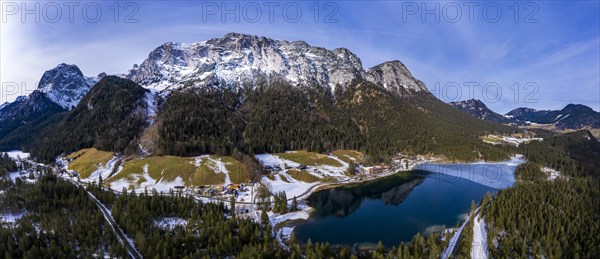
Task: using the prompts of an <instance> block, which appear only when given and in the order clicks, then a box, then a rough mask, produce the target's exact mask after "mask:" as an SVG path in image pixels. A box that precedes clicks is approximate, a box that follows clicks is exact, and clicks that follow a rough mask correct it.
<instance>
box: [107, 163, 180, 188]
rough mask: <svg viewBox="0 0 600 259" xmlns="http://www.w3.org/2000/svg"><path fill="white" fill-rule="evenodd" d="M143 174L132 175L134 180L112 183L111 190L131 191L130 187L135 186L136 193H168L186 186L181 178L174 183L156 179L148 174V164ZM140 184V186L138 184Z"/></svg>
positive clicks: (121, 180) (123, 179) (120, 180)
mask: <svg viewBox="0 0 600 259" xmlns="http://www.w3.org/2000/svg"><path fill="white" fill-rule="evenodd" d="M142 170H143V173H142V174H132V175H131V177H132V178H133V180H127V179H125V178H122V179H119V180H116V181H114V182H111V183H110V188H111V189H113V190H117V191H120V190H122V189H123V187H125V188H127V189H129V186H130V185H132V184H133V185H134V186H135V188H134V190H135V191H144V190H148V191H153V190H156V191H157V192H163V193H167V192H169V191H170V190H172V189H174V188H175V186H184V183H183V179H182V178H181V177H179V176H178V177H177V178H175V180H174V181H171V182H169V181H165V180H163V179H158V180H156V179H154V178H152V177H151V176H150V174H149V173H148V165H147V164H146V165H145V166H144V167H143V168H142ZM137 183H139V184H137Z"/></svg>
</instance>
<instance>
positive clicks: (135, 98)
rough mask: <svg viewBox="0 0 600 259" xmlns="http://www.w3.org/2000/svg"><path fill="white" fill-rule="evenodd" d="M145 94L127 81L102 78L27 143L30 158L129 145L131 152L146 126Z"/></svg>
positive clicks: (114, 148) (144, 91) (52, 156)
mask: <svg viewBox="0 0 600 259" xmlns="http://www.w3.org/2000/svg"><path fill="white" fill-rule="evenodd" d="M146 93H147V90H145V89H144V88H142V87H140V86H139V85H137V84H136V83H134V82H132V81H129V80H127V79H122V78H119V77H114V76H107V77H104V78H102V79H101V80H100V81H99V82H98V83H97V84H96V85H94V87H93V88H92V89H91V90H90V91H89V93H87V94H86V96H85V97H84V98H83V99H82V100H81V102H79V104H78V105H77V107H75V108H74V109H73V110H72V111H70V112H69V113H68V114H66V115H65V117H64V118H63V119H62V120H60V121H59V122H57V123H54V124H51V125H49V126H48V127H46V128H45V129H44V130H43V131H42V133H41V134H39V135H38V136H37V138H35V139H34V140H33V141H32V142H31V146H30V151H31V153H32V155H33V156H34V157H37V158H39V159H42V160H45V161H53V159H54V157H56V156H57V155H59V154H61V153H65V152H66V153H71V152H73V151H76V150H79V149H81V148H90V147H95V148H98V149H100V150H104V151H116V152H124V151H125V150H126V148H127V147H128V146H129V145H130V143H131V144H132V145H134V148H133V149H134V150H135V148H136V147H137V145H136V143H135V142H132V141H133V140H134V139H136V138H137V137H138V136H139V134H140V132H141V131H142V129H143V128H144V127H146V126H147V124H148V122H147V120H148V116H147V110H146V109H147V104H146V102H145V96H146ZM32 147H35V148H32Z"/></svg>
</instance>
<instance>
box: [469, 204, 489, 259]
mask: <svg viewBox="0 0 600 259" xmlns="http://www.w3.org/2000/svg"><path fill="white" fill-rule="evenodd" d="M471 258H474V259H487V258H488V246H487V232H486V230H485V219H484V218H480V217H479V215H477V216H475V221H474V222H473V243H472V244H471Z"/></svg>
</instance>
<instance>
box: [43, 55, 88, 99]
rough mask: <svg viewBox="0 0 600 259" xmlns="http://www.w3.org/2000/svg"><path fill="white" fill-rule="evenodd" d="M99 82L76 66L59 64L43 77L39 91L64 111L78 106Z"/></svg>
mask: <svg viewBox="0 0 600 259" xmlns="http://www.w3.org/2000/svg"><path fill="white" fill-rule="evenodd" d="M96 82H98V78H96V77H86V76H84V75H83V73H82V72H81V70H79V68H78V67H77V66H76V65H69V64H64V63H63V64H59V65H58V66H56V67H55V68H53V69H50V70H48V71H46V72H44V74H43V75H42V78H41V79H40V82H39V84H38V88H37V90H38V91H39V92H42V93H45V94H46V95H47V96H48V98H49V99H50V100H52V101H53V102H55V103H57V104H58V105H60V106H61V107H63V108H64V109H67V110H70V109H72V108H74V107H75V106H77V104H78V103H79V101H80V100H81V98H83V96H85V94H86V93H87V92H88V91H89V90H90V88H91V87H92V86H93V85H94V84H95V83H96Z"/></svg>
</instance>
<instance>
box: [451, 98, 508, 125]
mask: <svg viewBox="0 0 600 259" xmlns="http://www.w3.org/2000/svg"><path fill="white" fill-rule="evenodd" d="M449 104H450V105H451V106H454V107H455V108H457V109H459V110H461V111H462V112H464V113H467V114H469V115H471V116H475V117H477V118H480V119H482V120H488V121H491V122H495V123H500V124H510V123H516V121H515V120H512V119H510V118H507V117H505V116H503V115H500V114H498V113H496V112H494V111H492V110H491V109H490V108H488V107H487V105H485V104H484V103H483V102H482V101H480V100H476V99H470V100H464V101H459V102H450V103H449Z"/></svg>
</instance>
